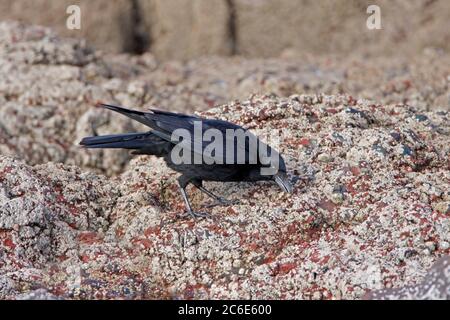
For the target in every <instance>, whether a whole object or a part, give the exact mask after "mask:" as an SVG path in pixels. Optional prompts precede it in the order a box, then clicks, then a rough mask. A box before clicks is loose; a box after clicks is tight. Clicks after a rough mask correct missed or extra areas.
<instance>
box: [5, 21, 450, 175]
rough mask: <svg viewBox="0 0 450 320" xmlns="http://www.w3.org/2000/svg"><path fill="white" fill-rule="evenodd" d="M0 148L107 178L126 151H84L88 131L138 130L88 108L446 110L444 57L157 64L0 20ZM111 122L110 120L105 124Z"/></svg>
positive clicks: (449, 97) (448, 93)
mask: <svg viewBox="0 0 450 320" xmlns="http://www.w3.org/2000/svg"><path fill="white" fill-rule="evenodd" d="M0 31H1V32H0V61H1V64H0V75H1V77H0V104H1V108H0V142H1V144H0V151H1V153H2V154H4V155H17V156H19V157H20V158H22V159H25V160H26V161H27V163H29V164H38V163H45V162H47V161H55V162H64V163H67V164H76V165H78V166H81V167H85V168H90V169H91V170H97V171H100V172H103V173H106V174H108V175H112V174H117V173H118V172H121V171H122V170H123V167H124V165H125V164H126V163H127V161H128V160H129V156H128V155H127V153H126V152H120V151H110V150H105V151H86V150H81V149H80V148H79V147H78V146H77V143H78V142H79V141H80V139H81V138H82V137H84V136H86V135H92V134H94V133H95V132H97V133H98V134H106V133H113V132H121V131H133V130H136V129H140V130H143V128H142V127H139V126H137V127H136V125H135V124H133V123H131V122H130V121H129V120H127V119H124V118H122V117H116V116H113V115H111V113H109V112H104V111H101V110H96V109H95V108H93V107H92V106H93V105H94V104H95V102H96V101H98V100H103V101H105V102H109V103H118V104H122V105H125V106H128V107H142V108H144V109H145V108H146V107H150V106H153V107H156V108H163V109H169V110H174V111H183V112H189V111H192V110H205V109H207V108H210V107H213V106H215V105H219V104H222V103H226V102H228V101H231V100H234V99H246V98H247V97H248V96H249V95H250V94H253V93H258V94H266V93H275V94H277V95H279V96H285V97H286V96H289V95H292V94H296V93H316V92H323V93H327V94H338V93H349V94H351V95H353V96H355V97H362V98H368V99H373V100H375V101H379V102H380V103H383V104H389V103H397V102H401V103H407V104H409V105H412V106H414V107H417V108H420V109H423V110H429V109H442V110H448V109H449V108H450V78H449V74H450V69H449V68H448V66H450V60H449V56H448V55H445V54H442V53H440V52H439V51H435V50H430V51H427V52H425V53H423V54H420V55H418V56H417V57H416V58H414V59H409V60H406V59H401V58H396V59H388V60H386V59H382V58H380V59H372V60H370V61H366V60H364V59H363V58H362V57H360V56H357V55H355V56H351V57H348V58H327V59H322V58H315V57H309V56H302V57H298V56H296V55H295V54H294V55H287V56H286V57H284V58H280V59H269V60H261V59H244V58H211V57H208V58H206V57H205V58H199V59H195V60H192V61H188V62H184V63H182V62H165V63H161V62H157V61H156V60H155V58H154V57H153V56H152V55H150V54H145V55H142V56H130V55H101V54H100V53H99V52H97V51H95V50H93V49H91V48H90V47H89V46H87V45H86V44H85V42H84V41H80V40H70V39H65V38H61V37H58V36H57V35H56V34H55V33H54V32H52V31H51V30H49V29H46V28H42V27H28V26H24V25H22V24H18V23H1V24H0ZM111 119H113V121H111Z"/></svg>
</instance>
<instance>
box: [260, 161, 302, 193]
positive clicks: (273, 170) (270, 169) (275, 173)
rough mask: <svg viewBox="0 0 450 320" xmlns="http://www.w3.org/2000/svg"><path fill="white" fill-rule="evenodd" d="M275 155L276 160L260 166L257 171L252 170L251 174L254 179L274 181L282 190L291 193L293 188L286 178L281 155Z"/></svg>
mask: <svg viewBox="0 0 450 320" xmlns="http://www.w3.org/2000/svg"><path fill="white" fill-rule="evenodd" d="M277 155H278V160H277V161H275V162H271V163H270V164H268V165H264V166H262V167H260V168H259V169H258V170H257V172H254V173H253V174H252V175H254V176H256V177H255V178H256V179H254V180H272V181H275V182H276V183H277V184H278V186H279V187H280V188H281V189H282V190H283V191H284V192H287V193H292V190H293V188H292V184H291V183H290V181H289V179H288V175H287V169H286V164H285V162H284V159H283V157H282V156H281V155H279V154H277ZM272 159H273V158H272Z"/></svg>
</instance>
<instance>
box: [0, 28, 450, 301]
mask: <svg viewBox="0 0 450 320" xmlns="http://www.w3.org/2000/svg"><path fill="white" fill-rule="evenodd" d="M449 65H450V63H448V56H446V55H445V54H443V53H442V52H441V51H439V50H427V51H426V52H424V53H423V54H419V55H417V56H416V57H415V58H414V59H411V60H405V59H402V58H395V59H390V60H383V59H379V60H370V61H366V60H364V58H363V57H361V56H358V55H354V56H349V57H347V58H327V59H321V58H317V57H309V56H297V55H296V54H295V53H286V54H285V55H284V57H282V58H279V59H269V60H263V59H243V58H227V59H224V58H201V59H195V60H192V61H188V62H164V63H162V62H158V61H157V60H155V58H154V57H153V56H152V55H150V54H145V55H142V56H129V55H100V54H99V52H97V51H95V50H93V49H91V48H90V47H89V46H87V45H86V44H85V43H84V41H81V40H68V39H64V38H60V37H58V36H57V35H56V34H55V33H54V32H52V31H51V30H49V29H46V28H42V27H35V26H24V25H22V24H19V23H0V153H1V156H0V298H2V299H5V298H7V299H61V298H62V299H72V298H73V299H93V298H103V299H115V298H126V299H148V298H160V299H161V298H187V299H191V298H218V299H220V298H261V299H268V298H272V299H275V298H296V299H300V298H301V299H358V298H363V297H367V296H366V294H369V293H368V292H372V291H374V293H373V295H374V296H375V297H377V298H380V297H381V298H383V297H392V296H399V297H402V298H405V297H413V296H412V295H410V294H411V292H412V291H411V290H410V289H405V290H400V291H397V288H402V287H405V286H406V288H413V286H415V285H417V284H420V283H422V285H419V287H418V288H419V289H418V290H416V291H415V292H416V293H419V294H420V295H419V297H425V296H424V295H423V294H422V293H424V290H426V289H423V288H425V286H426V285H427V283H431V282H432V283H437V282H434V280H433V279H432V278H430V277H428V278H427V277H426V274H427V270H429V268H430V267H431V266H432V265H433V263H435V262H436V261H437V260H438V259H439V258H440V257H442V256H448V255H449V254H450V245H449V244H450V194H449V190H450V173H449V172H450V170H449V169H450V162H449V159H450V156H449V155H450V149H449V148H450V143H449V142H450V141H449V139H450V138H449V135H450V121H449V112H448V110H449V104H448V102H449V101H448V98H449V93H450V91H449V85H450V81H449V77H448V76H449V70H448V67H446V66H449ZM316 92H323V93H322V94H315V93H316ZM252 93H258V94H257V95H250V94H252ZM342 93H347V94H342ZM359 97H362V98H370V99H371V100H363V99H359ZM98 100H104V101H107V102H110V103H118V104H122V105H125V106H127V107H134V108H141V109H143V110H144V109H145V108H147V107H149V106H156V107H158V108H167V109H170V110H176V111H184V112H189V111H193V110H198V111H199V113H200V115H203V116H206V117H211V118H220V119H225V120H230V121H232V122H235V123H238V124H241V125H243V126H246V127H248V128H250V129H251V130H253V131H254V133H256V134H257V135H258V136H260V137H262V138H263V139H265V140H267V141H270V139H269V138H270V137H271V136H270V134H274V133H277V134H279V135H280V136H281V138H282V139H281V140H280V141H279V147H278V149H279V150H280V151H281V152H282V154H283V155H284V156H285V158H286V160H287V164H288V168H289V175H290V179H291V180H292V182H293V184H294V185H295V188H294V193H293V194H292V195H286V194H281V193H280V191H279V188H278V187H277V186H276V185H273V184H269V183H257V184H249V183H242V184H237V183H226V184H220V183H207V187H209V188H211V190H212V191H214V192H215V193H218V194H221V195H223V196H225V197H228V198H230V199H236V200H239V201H240V202H239V203H238V204H234V205H231V206H225V207H212V208H208V207H204V208H201V209H202V210H203V211H207V212H208V213H209V214H210V215H211V216H212V218H210V219H197V220H193V219H190V218H187V217H184V216H183V211H184V205H183V201H182V199H181V198H180V195H179V192H178V188H177V185H176V183H175V179H176V177H177V175H176V174H175V173H174V172H172V171H170V170H169V169H167V168H166V166H165V164H164V163H163V162H162V161H161V160H159V159H155V158H153V157H148V156H142V157H137V158H135V159H133V160H132V161H131V162H129V159H130V156H129V155H128V154H127V153H124V152H120V151H118V150H109V151H91V150H84V149H80V148H79V147H78V146H76V144H77V142H78V141H79V140H80V139H81V138H82V137H84V136H87V135H92V134H94V133H98V134H107V133H114V132H127V131H134V130H144V129H143V128H142V126H139V125H136V124H133V123H131V122H130V121H129V120H127V119H125V118H123V117H120V116H118V115H114V114H111V113H108V112H105V111H102V110H98V109H96V108H93V107H92V105H93V104H94V103H95V102H96V101H98ZM230 101H232V102H230ZM214 106H216V107H215V108H212V109H211V107H214ZM275 142H276V141H274V142H273V143H272V142H271V143H270V144H274V143H275ZM103 174H106V175H103ZM189 193H190V195H191V197H192V201H193V205H194V206H195V207H201V206H203V205H205V204H207V203H208V201H209V200H208V199H206V198H205V197H204V196H203V195H202V194H200V193H199V192H198V191H196V190H193V189H191V190H189ZM437 268H438V269H437V270H443V271H442V272H443V273H444V274H445V272H446V271H445V270H446V269H444V268H440V267H439V265H438V267H437ZM442 272H441V273H440V274H442ZM430 279H431V280H430ZM439 279H443V278H442V277H441V276H439ZM430 281H431V282H430ZM439 281H440V280H439ZM434 287H435V288H441V289H442V288H444V287H445V286H440V287H437V286H434ZM385 289H394V291H391V290H388V291H382V293H379V291H377V290H385ZM441 289H439V290H434V291H433V293H432V295H433V297H444V294H445V292H443V291H442V290H444V289H442V290H441ZM386 292H387V294H386ZM405 292H406V293H405ZM380 295H381V296H380ZM414 297H415V296H414Z"/></svg>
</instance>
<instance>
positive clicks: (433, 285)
mask: <svg viewBox="0 0 450 320" xmlns="http://www.w3.org/2000/svg"><path fill="white" fill-rule="evenodd" d="M366 298H367V299H377V300H399V299H403V300H413V299H414V300H450V257H449V256H446V257H444V258H442V259H440V260H439V261H438V262H436V263H435V264H434V265H433V267H432V268H431V270H430V271H429V272H428V273H427V275H426V277H425V279H424V280H423V282H422V283H419V284H417V285H412V286H406V287H403V288H398V289H382V290H379V291H375V292H371V293H369V294H368V295H367V297H366Z"/></svg>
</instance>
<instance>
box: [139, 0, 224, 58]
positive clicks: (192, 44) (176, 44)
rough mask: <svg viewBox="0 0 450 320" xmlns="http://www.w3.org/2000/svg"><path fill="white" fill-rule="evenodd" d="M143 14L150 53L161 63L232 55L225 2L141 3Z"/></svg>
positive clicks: (161, 0)
mask: <svg viewBox="0 0 450 320" xmlns="http://www.w3.org/2000/svg"><path fill="white" fill-rule="evenodd" d="M139 5H140V12H141V15H142V17H143V20H144V24H145V25H146V26H147V30H149V32H147V34H148V36H149V38H150V39H149V42H151V51H152V53H154V54H155V55H156V56H157V57H158V58H160V59H162V60H170V59H189V58H193V57H198V56H202V55H208V54H213V55H230V54H231V53H232V42H231V40H230V35H229V29H228V20H229V8H228V6H227V2H226V1H225V0H207V1H205V0H200V1H190V0H178V1H172V0H170V1H167V0H150V1H147V0H142V1H139Z"/></svg>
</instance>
